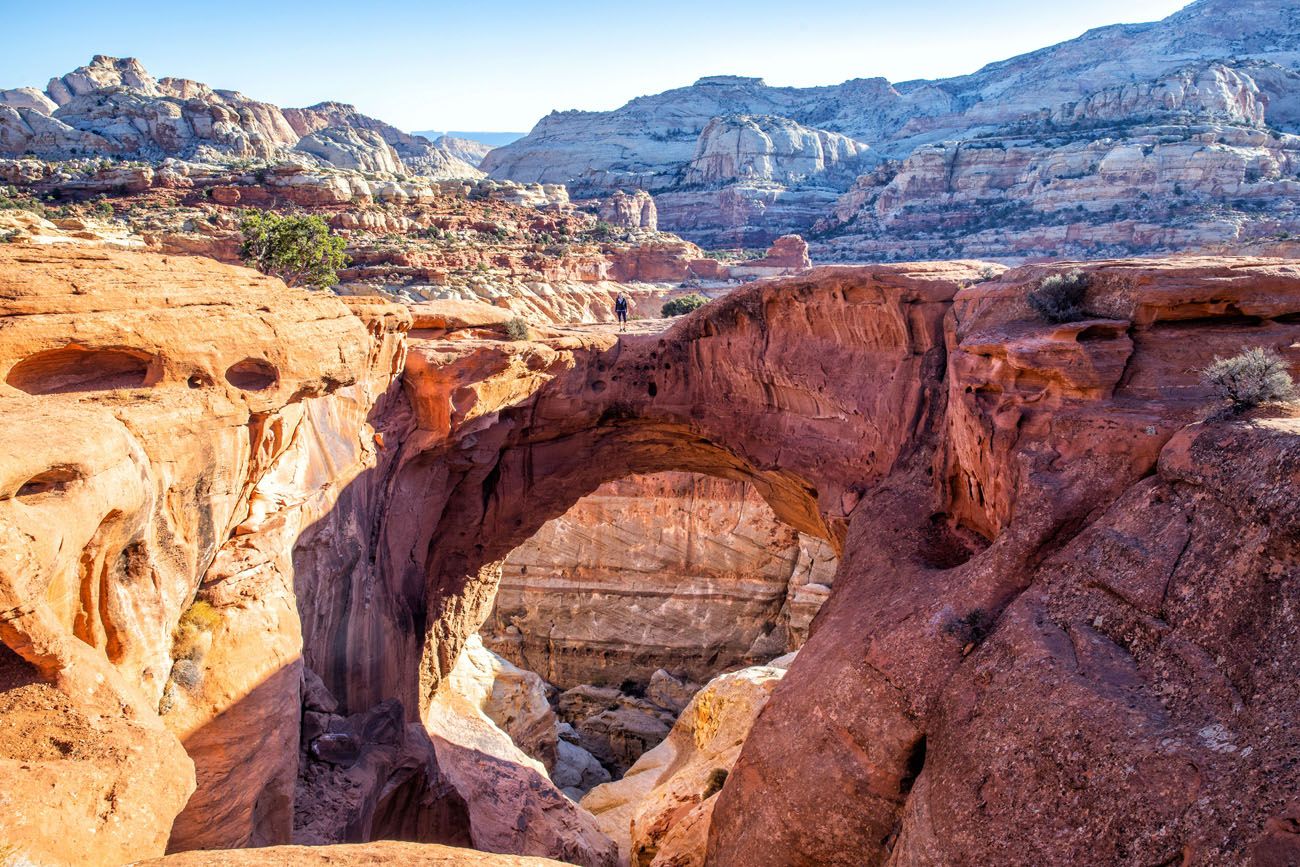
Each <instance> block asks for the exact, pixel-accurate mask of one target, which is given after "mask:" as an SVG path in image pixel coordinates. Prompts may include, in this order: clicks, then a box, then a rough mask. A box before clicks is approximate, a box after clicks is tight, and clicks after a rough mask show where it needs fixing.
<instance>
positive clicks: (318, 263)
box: [239, 211, 348, 289]
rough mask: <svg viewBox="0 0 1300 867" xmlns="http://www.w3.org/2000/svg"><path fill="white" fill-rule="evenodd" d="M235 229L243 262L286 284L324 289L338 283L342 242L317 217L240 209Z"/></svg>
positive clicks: (344, 260)
mask: <svg viewBox="0 0 1300 867" xmlns="http://www.w3.org/2000/svg"><path fill="white" fill-rule="evenodd" d="M239 230H240V232H242V233H243V236H244V243H243V246H242V247H241V248H240V253H241V255H242V256H243V257H244V261H245V262H246V263H247V264H248V265H250V266H252V267H254V268H256V269H257V270H259V271H261V272H262V273H263V274H270V275H271V276H273V277H279V278H280V279H281V280H283V281H284V282H285V283H287V284H288V285H290V286H310V287H312V288H314V289H328V288H329V287H331V286H333V285H334V284H336V283H338V282H339V277H338V270H339V269H340V268H342V267H344V266H345V265H347V263H348V257H347V256H346V255H344V253H343V248H344V246H346V243H345V242H344V240H343V239H342V238H339V237H337V236H335V235H334V234H333V233H332V232H330V227H329V225H328V224H326V222H325V221H324V220H323V219H321V218H320V217H317V216H311V215H305V214H304V215H294V214H289V215H284V214H277V213H275V212H274V211H244V212H243V214H242V215H241V217H240V221H239Z"/></svg>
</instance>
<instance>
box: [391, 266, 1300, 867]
mask: <svg viewBox="0 0 1300 867" xmlns="http://www.w3.org/2000/svg"><path fill="white" fill-rule="evenodd" d="M1151 268H1152V266H1150V265H1148V264H1138V263H1114V264H1109V265H1102V266H1097V267H1094V268H1093V269H1092V270H1093V296H1094V303H1095V304H1096V305H1097V306H1098V309H1102V310H1105V311H1106V312H1107V315H1108V316H1110V317H1111V318H1109V319H1104V320H1094V321H1092V322H1089V323H1081V324H1078V325H1077V326H1074V325H1070V326H1047V325H1044V324H1042V323H1040V322H1039V321H1037V320H1036V319H1034V318H1033V317H1032V314H1030V312H1029V311H1028V308H1027V306H1026V305H1025V304H1024V301H1023V295H1024V290H1025V286H1026V284H1032V283H1033V282H1035V281H1036V280H1037V279H1039V278H1040V277H1041V276H1042V274H1045V273H1047V272H1046V269H1038V270H1034V269H1029V270H1027V271H1022V272H1013V273H1012V274H1011V275H1009V276H1007V277H1006V278H1004V279H1002V280H999V281H995V282H993V283H989V284H984V285H981V286H978V287H975V288H967V289H966V290H965V292H963V293H962V294H961V295H957V293H958V291H959V289H961V288H962V286H963V284H966V283H968V282H970V283H974V282H976V275H975V274H974V273H973V271H974V269H973V268H968V267H966V266H963V265H960V264H958V265H930V266H897V267H882V268H878V269H867V268H853V269H820V270H818V271H816V272H813V273H812V274H811V275H809V276H807V277H805V278H800V279H794V280H785V281H781V282H779V283H774V284H766V285H759V286H756V287H752V288H750V289H747V290H743V291H741V292H738V293H735V294H734V295H733V296H731V297H729V298H728V299H726V300H725V301H722V302H718V303H715V304H713V305H710V306H709V307H708V308H705V310H703V311H701V312H699V313H697V314H696V315H694V316H692V317H690V318H688V319H687V320H685V321H683V322H682V323H680V324H678V325H676V326H675V327H673V328H672V329H670V330H669V331H667V332H665V333H664V334H662V335H658V336H637V335H634V336H629V337H625V338H624V339H623V340H622V341H615V340H612V339H611V340H605V341H603V342H602V341H601V340H599V339H585V340H584V339H578V338H568V339H559V340H554V341H551V342H550V343H549V344H548V346H549V349H548V352H551V353H552V355H545V354H538V355H532V356H527V351H526V352H525V356H527V357H520V358H518V359H515V360H516V361H517V362H519V363H520V364H521V365H522V367H523V368H524V369H526V370H529V371H533V372H535V373H536V375H537V376H538V377H539V379H540V380H541V381H540V382H539V383H538V384H536V385H535V386H534V387H530V388H525V389H522V390H521V391H520V392H519V393H517V394H505V395H500V394H498V395H497V396H496V397H497V400H496V403H495V404H494V409H493V410H492V411H491V412H487V413H484V414H481V415H478V416H477V417H473V418H471V416H472V415H473V413H472V412H471V411H470V407H471V405H472V404H473V402H474V401H473V397H474V395H472V394H465V393H460V394H459V395H458V397H457V399H455V400H453V401H451V406H450V408H449V409H446V410H444V411H442V412H441V414H437V413H430V411H429V409H430V407H431V406H432V405H433V404H435V403H436V401H433V400H430V399H429V398H430V396H431V394H433V393H435V392H437V391H438V389H439V387H440V383H439V377H440V376H445V375H447V374H445V373H439V371H440V370H441V369H442V365H440V364H430V365H428V366H427V367H425V368H422V367H421V366H420V364H419V363H416V364H415V365H413V366H412V365H408V374H407V380H406V387H407V390H408V394H409V395H410V397H411V401H412V403H413V405H414V406H415V407H416V415H417V416H418V417H420V418H421V419H422V424H423V425H424V426H425V428H426V429H427V430H429V431H430V435H429V436H427V437H425V438H424V439H423V440H422V439H421V438H420V437H419V436H416V437H414V438H412V440H411V441H410V443H408V448H409V451H408V453H407V454H406V455H405V456H404V460H403V462H402V465H401V468H400V469H399V470H398V471H397V474H396V475H395V477H394V484H393V486H392V488H391V489H390V490H391V495H392V496H393V497H394V498H395V499H397V500H401V499H403V498H404V497H408V496H409V497H414V498H418V502H419V510H418V511H419V514H418V515H416V514H409V515H407V516H406V518H405V519H404V520H402V521H397V522H389V524H388V525H386V526H385V528H384V533H385V534H387V535H388V544H387V548H388V550H395V551H409V552H412V553H411V555H410V556H409V557H408V558H407V559H406V560H405V561H403V562H402V563H400V564H397V563H394V564H390V565H392V566H396V567H398V568H400V570H401V572H402V575H403V578H402V581H401V584H402V585H403V586H407V587H415V586H423V587H424V588H425V596H424V601H425V603H426V607H424V608H423V610H422V612H421V613H422V616H423V623H422V624H421V625H422V626H423V628H424V630H425V636H426V638H425V645H424V648H425V649H424V659H423V663H422V665H421V674H420V682H419V683H418V684H416V683H413V682H410V681H409V680H408V681H406V682H404V683H403V685H402V688H403V689H404V690H405V692H404V693H403V694H404V695H406V696H408V697H409V698H410V699H415V698H416V697H417V696H419V695H421V694H427V691H428V690H431V689H433V688H436V685H437V683H438V681H439V679H440V678H441V676H442V674H443V673H444V672H445V671H446V670H447V669H448V668H449V667H450V665H451V664H452V662H453V661H454V659H455V657H456V654H457V652H458V651H459V648H460V644H461V642H462V641H463V638H464V636H465V635H467V634H468V633H469V632H471V631H473V630H474V629H475V628H477V626H478V624H479V622H480V621H481V619H482V617H483V616H484V615H485V614H486V610H487V606H488V605H489V604H490V601H491V595H492V591H493V586H494V584H493V582H494V576H493V567H494V564H495V563H496V562H497V561H498V560H500V559H501V558H502V557H504V556H505V555H506V554H507V553H508V552H509V551H510V550H511V549H512V548H513V547H514V546H515V545H517V544H519V543H520V542H522V541H523V540H524V539H526V538H527V537H528V536H530V535H531V534H532V533H533V532H535V531H536V529H537V528H538V527H540V526H541V524H542V523H544V522H545V521H546V520H548V519H550V518H551V517H555V516H557V515H559V514H561V513H563V512H564V511H565V510H567V509H568V508H569V507H570V506H571V505H572V504H573V503H574V502H575V501H576V500H577V499H578V498H580V497H581V496H583V495H585V494H586V493H588V492H590V491H591V490H593V489H594V488H595V487H596V486H598V485H599V484H600V483H602V482H604V481H607V480H609V479H612V478H615V477H618V476H621V475H625V474H626V473H629V472H656V471H661V470H672V469H676V470H689V471H694V472H702V473H710V474H716V475H722V476H727V477H731V478H743V479H745V480H747V481H750V482H752V483H753V484H754V485H755V487H756V488H757V489H758V490H759V491H760V493H762V494H763V496H764V497H765V499H767V501H768V502H769V503H770V504H771V505H772V507H773V509H774V510H775V511H776V513H777V514H778V516H780V517H781V518H782V519H783V520H786V521H788V522H789V523H791V524H792V525H794V526H795V527H797V528H799V529H801V530H805V531H809V532H815V533H820V534H821V535H824V536H826V537H828V538H830V539H832V540H834V542H835V543H836V545H837V547H839V546H842V548H843V552H844V556H843V557H842V559H841V566H840V571H839V573H838V575H837V578H836V582H835V590H834V592H833V594H832V597H831V599H830V600H829V601H828V603H827V604H826V606H825V607H824V608H823V610H822V613H821V614H820V615H819V616H818V618H817V620H816V622H815V623H814V626H813V632H812V635H811V637H810V639H809V642H808V644H807V645H806V646H805V649H804V651H803V653H802V654H801V655H800V658H799V660H798V661H797V662H796V664H795V668H794V670H793V671H794V674H795V675H796V676H794V677H791V678H789V679H787V680H786V681H785V682H783V684H782V686H781V687H780V688H779V689H778V690H777V693H776V695H775V696H774V698H773V700H772V702H771V703H770V705H769V707H768V709H767V710H766V711H765V712H764V714H763V716H762V718H761V719H760V721H759V723H758V724H757V725H756V726H755V729H754V731H753V733H752V734H751V736H750V739H749V740H748V741H747V742H746V746H745V749H744V752H743V753H742V756H741V760H740V762H739V763H738V765H737V767H736V769H735V771H734V772H733V774H732V776H731V777H729V779H728V783H727V785H726V786H725V787H724V788H723V791H722V793H721V794H720V795H719V801H718V803H717V805H716V807H715V810H714V822H713V825H712V826H711V832H710V846H709V851H710V857H711V859H714V860H716V862H717V863H720V864H739V863H744V864H747V865H751V864H752V865H765V864H770V865H773V867H776V865H779V864H789V863H824V864H841V863H842V864H849V863H853V864H859V863H879V862H882V861H883V860H885V858H887V857H888V856H889V855H890V853H891V852H892V851H893V850H894V847H895V844H896V843H897V841H898V829H899V827H900V822H901V821H903V817H904V811H905V809H909V808H911V807H912V805H913V803H914V802H913V800H912V796H911V793H912V791H913V788H914V787H915V786H918V785H920V786H925V785H927V780H928V779H929V775H927V772H926V771H927V769H926V763H927V759H926V758H925V757H926V754H927V749H926V746H925V745H926V744H927V742H929V743H930V744H933V742H934V737H936V736H937V737H938V738H939V740H940V742H941V743H946V742H947V738H945V737H944V736H943V735H944V734H945V732H944V730H943V728H942V721H941V720H936V718H935V717H934V716H933V713H934V709H935V708H936V707H937V706H938V704H939V701H940V698H941V697H942V696H943V694H944V693H943V691H944V688H945V685H946V684H947V683H948V681H949V679H950V678H951V677H952V675H953V672H955V671H957V670H958V669H959V668H960V666H961V665H962V661H963V659H964V658H965V655H966V654H967V653H970V652H971V647H972V646H973V645H974V644H975V643H976V642H975V641H974V640H973V636H972V635H968V634H963V632H962V629H961V624H962V623H967V622H970V618H971V616H972V615H973V614H974V613H976V612H982V616H984V617H987V618H989V620H990V621H991V622H993V623H994V624H995V625H996V621H997V617H998V615H999V613H1000V612H1002V611H1004V610H1007V609H1008V607H1009V606H1010V605H1011V604H1012V603H1013V602H1014V601H1015V600H1017V598H1018V597H1020V596H1021V594H1023V593H1024V592H1025V590H1026V588H1028V587H1030V586H1031V585H1032V584H1033V581H1034V576H1035V574H1036V572H1037V570H1038V568H1039V564H1040V563H1041V562H1042V561H1043V560H1044V558H1045V557H1048V556H1049V555H1050V554H1051V553H1052V552H1053V551H1055V550H1057V549H1059V548H1060V547H1061V546H1062V545H1064V544H1065V543H1066V542H1068V540H1069V539H1071V538H1073V537H1074V535H1075V534H1076V533H1077V532H1078V531H1079V529H1080V528H1081V527H1083V526H1086V524H1087V523H1088V522H1089V521H1090V520H1092V519H1093V518H1094V517H1095V516H1096V515H1097V514H1098V510H1099V508H1101V507H1103V506H1104V505H1105V504H1107V503H1109V502H1111V501H1113V500H1114V499H1115V498H1116V497H1118V496H1119V495H1120V493H1121V492H1122V491H1124V490H1125V488H1127V487H1128V486H1129V485H1130V484H1132V483H1133V482H1135V481H1136V480H1138V479H1139V478H1141V477H1142V476H1143V475H1144V474H1147V473H1150V472H1151V471H1152V470H1153V468H1154V467H1155V463H1156V459H1157V457H1158V456H1159V454H1160V450H1161V448H1162V446H1163V445H1164V443H1165V442H1166V441H1167V440H1168V438H1169V436H1170V435H1171V434H1172V433H1173V432H1174V431H1176V430H1177V429H1178V428H1179V427H1181V426H1182V425H1184V424H1186V423H1187V422H1188V421H1190V420H1192V419H1193V418H1194V417H1195V415H1196V413H1197V412H1199V411H1200V410H1201V408H1202V407H1203V406H1204V402H1205V393H1204V391H1203V390H1201V389H1200V388H1199V386H1198V385H1197V384H1196V375H1195V371H1196V369H1197V366H1198V364H1203V363H1204V362H1205V361H1206V360H1208V358H1209V357H1210V356H1212V355H1213V354H1215V353H1216V352H1219V353H1220V354H1225V353H1227V352H1231V351H1234V350H1235V349H1236V348H1238V346H1237V343H1239V342H1240V340H1241V339H1242V337H1241V335H1239V334H1237V333H1235V332H1234V331H1233V330H1232V327H1235V326H1232V327H1229V328H1225V329H1220V330H1207V324H1208V323H1207V322H1206V321H1205V319H1204V317H1205V311H1206V309H1207V305H1209V306H1212V305H1215V304H1220V305H1221V303H1222V297H1223V296H1224V295H1225V294H1230V295H1236V296H1239V297H1238V299H1237V300H1238V301H1240V302H1241V303H1238V304H1237V305H1236V306H1237V307H1238V308H1239V309H1243V310H1244V309H1247V308H1250V309H1251V311H1252V314H1251V315H1253V316H1255V317H1256V319H1258V320H1259V321H1258V322H1256V323H1254V324H1253V325H1252V330H1251V333H1250V335H1249V338H1250V339H1251V340H1252V341H1255V342H1259V341H1260V340H1264V341H1266V342H1268V343H1270V344H1271V345H1276V346H1278V347H1279V348H1282V349H1287V348H1288V347H1290V346H1291V345H1292V341H1293V339H1294V337H1295V336H1296V333H1297V329H1296V327H1295V325H1294V324H1293V323H1292V321H1291V319H1290V318H1289V317H1291V316H1292V315H1293V313H1294V310H1292V309H1291V308H1293V307H1298V306H1300V304H1298V303H1297V302H1295V301H1284V300H1282V298H1281V295H1280V294H1278V293H1273V294H1271V295H1270V294H1269V293H1261V292H1259V291H1257V290H1258V288H1259V285H1260V284H1259V281H1260V279H1261V277H1260V275H1259V274H1257V273H1248V272H1246V271H1237V270H1235V268H1234V266H1233V265H1231V264H1223V263H1214V264H1198V263H1187V264H1184V263H1171V264H1165V265H1161V266H1157V268H1156V270H1157V275H1156V276H1155V277H1154V278H1153V277H1152V276H1151V274H1150V272H1151ZM1161 270H1164V271H1170V272H1173V273H1172V274H1165V273H1159V272H1160V271H1161ZM1269 279H1273V277H1270V278H1269ZM1287 279H1289V280H1290V281H1291V283H1289V284H1288V286H1289V289H1288V292H1289V293H1290V294H1289V295H1288V296H1287V297H1290V298H1296V297H1300V291H1297V290H1300V286H1296V285H1293V284H1295V282H1296V281H1295V279H1294V278H1287ZM1153 280H1154V281H1155V282H1162V281H1163V282H1162V285H1166V286H1173V285H1174V284H1175V283H1176V284H1177V290H1176V291H1164V294H1160V291H1159V290H1157V291H1152V290H1144V289H1143V288H1142V287H1143V286H1144V285H1148V286H1149V285H1150V284H1151V282H1152V281H1153ZM954 296H956V301H955V303H954V302H953V299H954ZM1182 321H1187V325H1186V326H1176V327H1174V328H1173V329H1172V331H1180V329H1181V331H1180V333H1178V334H1173V333H1171V329H1170V327H1169V324H1168V323H1171V322H1172V323H1177V322H1182ZM1157 322H1163V323H1165V324H1164V325H1162V327H1161V328H1160V329H1155V328H1153V327H1152V326H1153V324H1155V323H1157ZM1230 325H1231V324H1230ZM1209 327H1210V329H1213V328H1214V326H1213V325H1210V326H1209ZM1181 332H1186V333H1181ZM1193 335H1194V339H1189V338H1192V336H1193ZM566 341H567V342H566ZM420 351H421V350H420V349H419V348H418V347H417V348H416V350H415V354H416V355H417V356H418V355H419V353H420ZM458 415H462V416H464V418H463V419H461V420H460V421H458V418H457V417H458ZM412 444H414V445H413V447H412ZM863 504H866V505H863ZM860 506H861V507H860ZM990 539H991V540H992V544H989V543H988V542H989V540H990ZM972 554H975V555H976V556H971V555H972ZM982 637H983V636H980V638H982ZM796 748H797V752H798V755H799V756H800V757H801V758H800V760H799V761H795V760H794V757H793V754H792V753H791V752H790V751H791V749H796ZM810 763H812V764H814V765H816V766H817V767H818V768H819V770H820V771H821V773H820V774H813V773H810V770H809V768H810ZM828 774H829V776H826V775H828ZM907 815H908V816H911V813H910V812H909V813H908V814H907ZM908 821H909V822H915V821H916V820H915V818H909V819H908ZM909 827H910V826H909ZM912 833H913V834H914V835H915V834H916V833H919V832H916V831H913V832H912ZM909 845H912V844H911V843H909Z"/></svg>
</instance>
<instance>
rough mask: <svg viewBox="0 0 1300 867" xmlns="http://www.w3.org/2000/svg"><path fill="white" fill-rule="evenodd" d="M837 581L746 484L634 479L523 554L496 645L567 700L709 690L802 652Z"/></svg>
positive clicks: (542, 535) (680, 476) (499, 604)
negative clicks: (734, 671) (583, 691)
mask: <svg viewBox="0 0 1300 867" xmlns="http://www.w3.org/2000/svg"><path fill="white" fill-rule="evenodd" d="M834 569H835V557H834V554H833V553H832V552H831V550H830V548H829V546H827V545H826V544H825V543H823V542H821V541H820V540H817V539H814V538H812V537H810V536H805V535H803V534H800V533H799V532H797V531H795V530H793V529H791V528H790V527H787V526H785V525H784V524H782V523H780V522H779V521H778V520H777V519H776V517H775V516H774V515H773V514H772V510H771V509H770V508H769V507H768V506H767V505H766V504H765V503H764V502H763V501H762V500H761V499H760V498H759V497H758V495H757V494H756V493H754V492H753V490H752V489H751V488H750V487H749V486H748V485H746V484H745V483H744V482H738V481H732V480H727V479H716V478H710V477H707V476H699V475H693V474H688V473H661V474H656V475H650V476H632V477H629V478H627V479H624V480H620V481H617V482H610V483H607V484H605V485H602V486H601V487H600V488H598V489H597V490H596V491H595V492H593V493H592V494H591V495H589V496H588V497H586V498H584V499H583V500H582V501H581V502H579V503H578V504H577V505H576V506H574V507H573V508H572V509H571V510H569V512H568V513H566V514H565V515H564V516H562V517H560V518H557V519H555V520H553V521H551V522H549V523H547V524H546V526H544V527H543V528H542V529H541V531H540V532H539V533H538V534H537V535H536V536H535V537H534V538H533V539H531V540H529V541H528V542H527V543H525V544H524V545H523V546H521V547H520V548H518V549H517V550H516V551H515V552H514V553H513V554H511V555H510V557H509V558H508V559H507V560H506V563H505V566H504V568H503V571H502V578H501V584H500V587H499V589H498V591H497V601H496V605H495V608H494V609H493V612H492V616H491V618H490V619H489V620H488V622H487V624H485V626H484V629H483V635H484V640H485V642H486V643H487V644H488V646H490V647H491V648H492V649H493V650H495V651H496V652H498V653H500V654H502V655H503V656H505V657H506V658H508V659H511V660H512V661H514V662H515V663H517V664H518V665H521V666H523V667H524V668H528V669H531V670H533V671H536V672H538V673H539V674H541V675H542V676H543V677H545V678H546V679H547V680H549V681H551V682H552V683H554V684H556V685H557V686H560V687H562V688H569V687H572V686H576V685H578V684H584V683H585V684H597V685H607V686H619V685H622V684H634V685H636V686H638V687H640V688H644V687H646V686H648V685H649V683H650V679H651V675H653V674H654V672H655V671H656V670H657V669H661V668H662V669H667V670H669V671H673V672H675V673H678V674H681V675H684V676H686V677H688V678H690V679H692V680H695V681H697V682H700V683H703V682H704V681H706V680H708V678H709V677H710V676H711V675H713V674H715V673H717V672H718V671H721V670H724V669H726V668H730V667H734V666H737V665H744V664H749V663H752V662H756V661H765V660H768V659H771V658H772V657H774V656H779V655H781V654H782V653H785V652H786V651H787V650H790V649H793V648H795V647H798V646H799V645H800V644H802V643H803V639H804V638H805V637H806V635H807V628H808V623H809V621H810V620H811V619H812V616H813V614H815V613H816V611H817V608H818V606H819V605H820V604H821V602H822V601H823V600H824V599H825V598H826V596H827V594H828V593H829V585H830V583H831V580H832V575H833V573H834Z"/></svg>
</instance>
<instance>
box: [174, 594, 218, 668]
mask: <svg viewBox="0 0 1300 867" xmlns="http://www.w3.org/2000/svg"><path fill="white" fill-rule="evenodd" d="M220 622H221V614H220V613H218V612H217V609H215V608H213V607H212V606H211V605H210V604H209V603H207V602H204V601H203V600H201V599H200V600H199V601H198V602H195V603H194V604H193V605H191V606H190V607H189V608H187V609H185V613H184V614H182V615H181V619H180V621H179V622H177V624H176V629H175V630H174V631H173V632H172V658H174V659H188V660H191V661H198V660H201V659H202V658H203V654H204V653H206V652H207V649H208V645H209V644H210V643H211V642H210V640H209V639H208V638H207V636H208V635H209V634H210V633H211V632H212V630H213V629H215V628H216V627H217V624H218V623H220Z"/></svg>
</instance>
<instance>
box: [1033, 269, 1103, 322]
mask: <svg viewBox="0 0 1300 867" xmlns="http://www.w3.org/2000/svg"><path fill="white" fill-rule="evenodd" d="M1087 290H1088V275H1087V274H1085V273H1083V272H1082V271H1080V270H1078V269H1075V270H1073V271H1071V272H1070V273H1068V274H1052V275H1050V276H1048V277H1044V278H1043V280H1042V282H1040V283H1039V284H1038V288H1037V289H1035V290H1034V291H1032V292H1030V293H1029V296H1028V298H1027V299H1026V300H1027V301H1029V306H1030V307H1032V308H1033V309H1034V312H1035V313H1037V314H1038V315H1039V316H1041V317H1043V318H1044V319H1046V320H1047V321H1048V322H1052V323H1056V324H1060V323H1062V322H1078V321H1079V320H1080V319H1083V318H1084V316H1085V315H1086V314H1085V313H1084V312H1083V296H1084V293H1085V292H1087Z"/></svg>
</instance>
